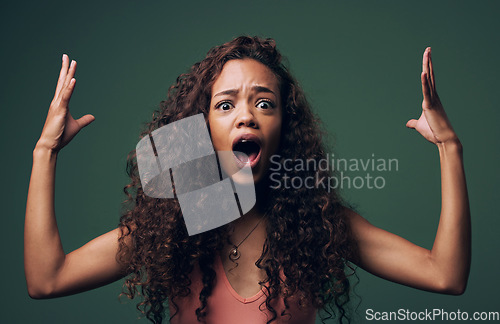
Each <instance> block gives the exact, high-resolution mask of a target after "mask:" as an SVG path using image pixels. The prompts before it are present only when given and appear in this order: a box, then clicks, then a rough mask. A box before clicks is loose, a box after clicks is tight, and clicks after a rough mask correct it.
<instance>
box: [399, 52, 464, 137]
mask: <svg viewBox="0 0 500 324" xmlns="http://www.w3.org/2000/svg"><path fill="white" fill-rule="evenodd" d="M420 78H421V81H422V94H423V97H424V99H423V101H422V114H421V115H420V118H419V119H418V120H417V119H411V120H409V121H408V122H407V123H406V127H409V128H413V129H416V130H417V131H418V132H419V133H420V134H421V135H422V136H423V137H425V139H427V140H428V141H429V142H431V143H434V144H440V143H445V142H449V141H458V137H457V135H456V134H455V131H454V130H453V128H452V127H451V123H450V121H449V120H448V117H447V116H446V112H445V111H444V108H443V105H442V104H441V101H440V100H439V96H438V94H437V92H436V82H435V79H434V68H433V66H432V59H431V48H430V47H427V48H426V49H425V52H424V56H423V59H422V74H421V76H420Z"/></svg>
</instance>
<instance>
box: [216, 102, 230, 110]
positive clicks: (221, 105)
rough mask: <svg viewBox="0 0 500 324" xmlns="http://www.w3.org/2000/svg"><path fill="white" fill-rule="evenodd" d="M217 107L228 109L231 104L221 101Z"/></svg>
mask: <svg viewBox="0 0 500 324" xmlns="http://www.w3.org/2000/svg"><path fill="white" fill-rule="evenodd" d="M216 108H217V109H220V110H224V111H228V110H229V109H231V104H230V103H229V102H221V103H220V104H218V105H217V107H216Z"/></svg>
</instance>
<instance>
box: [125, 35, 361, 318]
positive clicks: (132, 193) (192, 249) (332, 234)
mask: <svg viewBox="0 0 500 324" xmlns="http://www.w3.org/2000/svg"><path fill="white" fill-rule="evenodd" d="M243 58H250V59H254V60H256V61H258V62H261V63H263V64H264V65H266V66H267V67H268V68H269V69H271V70H272V71H273V73H274V74H275V75H276V76H277V78H278V81H279V85H280V91H281V97H282V100H281V102H282V103H283V117H282V118H283V121H282V134H281V142H280V146H279V149H278V152H277V154H279V156H280V159H281V162H282V163H283V161H284V159H292V160H297V159H301V160H303V161H305V160H315V161H316V162H319V161H320V160H321V159H324V158H325V156H326V153H325V147H324V144H323V140H322V138H323V133H322V131H321V129H320V127H319V120H318V118H317V117H316V116H315V115H314V114H313V113H312V111H311V109H310V106H309V104H308V102H307V100H306V98H305V95H304V92H303V91H302V89H301V88H300V87H299V85H298V83H297V81H296V80H295V79H294V78H293V77H292V75H291V74H290V72H289V71H288V69H287V67H285V65H284V63H283V62H282V61H283V60H282V56H281V54H280V53H279V52H278V50H277V48H276V44H275V42H274V40H272V39H262V38H259V37H247V36H241V37H238V38H235V39H233V40H232V41H230V42H228V43H225V44H223V45H221V46H216V47H214V48H212V49H211V50H210V51H209V52H208V54H207V56H206V57H205V59H203V60H202V61H201V62H199V63H196V64H194V65H193V66H192V67H191V69H190V71H189V72H188V73H185V74H182V75H180V76H179V77H178V78H177V82H176V84H175V85H173V86H171V87H170V89H169V91H168V97H167V99H166V100H165V101H162V102H161V104H160V107H159V109H158V110H157V111H155V113H154V114H153V120H152V121H151V122H150V123H148V124H147V127H146V129H145V130H144V131H143V132H142V134H141V138H142V137H143V136H148V134H151V132H152V131H153V130H155V129H158V128H160V127H162V126H164V125H166V124H169V123H171V122H174V121H177V120H180V119H182V118H185V117H189V116H192V115H196V114H199V113H203V114H204V116H205V120H207V118H208V112H209V105H210V97H211V88H212V85H213V83H214V82H215V80H216V79H217V77H218V76H219V75H220V73H221V71H222V68H223V66H224V64H225V63H226V62H228V61H229V60H234V59H243ZM207 124H208V122H207ZM281 169H283V168H281ZM127 171H128V174H129V176H130V178H131V183H130V184H128V185H127V186H126V187H125V188H124V191H125V193H126V194H127V196H128V203H129V208H128V210H127V211H126V212H125V213H124V215H123V216H122V217H121V219H120V228H121V230H122V235H121V236H120V239H119V253H118V257H119V260H121V262H123V264H125V265H126V267H127V273H129V274H130V275H129V277H128V278H127V279H126V280H125V283H124V292H123V294H125V295H126V296H128V297H129V298H134V297H135V296H136V295H140V296H142V297H143V300H142V301H141V302H140V303H139V304H138V305H137V308H138V309H139V310H140V311H141V312H143V313H144V314H145V315H146V317H147V318H148V319H149V320H151V321H152V322H154V323H161V322H162V321H163V319H164V317H165V314H164V312H165V310H166V306H165V302H166V301H167V300H168V302H169V303H171V305H172V306H173V308H174V309H175V310H176V312H175V313H174V314H173V315H172V316H171V317H170V319H172V318H173V317H174V316H175V314H176V313H177V311H178V309H179V308H178V306H177V304H176V299H177V298H179V297H181V298H182V297H186V296H188V295H189V294H190V293H191V290H190V285H191V281H190V278H189V275H190V273H191V272H192V271H193V269H194V267H195V265H198V266H199V267H200V270H201V272H202V280H203V289H202V290H201V292H200V296H199V300H200V306H199V307H198V308H197V309H196V315H197V318H198V321H202V320H203V319H204V317H205V316H206V315H207V312H209V311H210V310H209V309H208V307H207V299H208V298H209V297H210V295H211V292H212V289H213V287H214V278H215V270H214V258H215V255H216V253H217V251H220V250H221V249H222V248H223V245H224V242H226V241H227V240H228V233H227V230H226V229H227V228H226V227H225V226H222V227H219V228H216V229H214V230H211V231H209V232H205V233H202V234H199V235H195V236H189V235H188V233H187V230H186V228H185V225H184V222H183V220H182V213H181V210H180V206H179V204H178V202H177V200H176V199H156V198H151V197H148V196H147V195H146V194H145V193H144V192H143V189H142V187H141V182H140V179H139V173H138V167H137V160H136V156H135V151H132V152H131V153H130V154H129V157H128V163H127ZM278 172H280V176H282V177H283V176H285V172H284V171H278ZM316 173H319V174H318V177H319V178H321V177H329V176H332V174H331V173H332V172H331V171H318V170H292V171H288V172H287V173H286V176H289V177H291V178H292V177H301V178H302V179H305V177H310V176H313V177H315V176H316ZM275 178H276V174H274V175H273V179H275ZM267 197H268V200H267V202H266V209H265V210H266V213H265V214H266V217H267V229H266V231H267V238H266V240H265V243H264V247H263V251H262V255H261V257H260V258H259V260H258V261H257V263H256V265H257V266H258V267H259V268H261V269H264V270H265V272H266V274H267V279H266V280H265V281H264V282H261V283H260V284H261V285H262V286H264V283H267V282H268V283H269V285H268V288H267V289H266V290H267V292H266V300H265V306H266V307H267V309H269V311H271V313H272V314H273V317H272V318H271V319H270V320H269V321H268V323H271V322H273V321H274V320H275V319H276V318H277V316H278V314H277V312H276V311H275V310H274V308H273V307H272V306H271V304H272V300H273V299H277V298H283V299H284V304H285V306H286V309H288V308H289V307H288V302H287V301H288V299H289V298H290V297H291V296H298V297H299V298H298V299H299V301H300V304H301V305H305V304H312V306H313V307H315V308H316V309H322V310H324V311H326V312H327V313H328V314H329V317H328V318H331V317H332V316H336V317H338V321H339V322H340V323H342V322H344V321H346V320H347V321H349V316H348V314H347V312H346V304H347V302H348V301H349V299H350V283H349V276H350V275H352V274H353V273H354V269H353V267H352V265H351V264H350V263H349V260H353V259H354V257H355V250H356V249H355V243H354V241H353V239H352V235H351V232H350V228H349V223H348V220H347V211H348V209H347V207H346V204H345V202H344V201H343V200H342V199H341V197H340V196H339V195H338V193H337V192H335V191H330V190H329V189H328V188H323V187H322V186H317V188H314V189H310V188H300V189H296V188H289V189H287V188H280V189H279V190H277V189H276V190H271V189H270V190H269V194H268V195H267ZM127 237H129V238H131V242H132V244H131V245H127V243H126V242H125V241H126V238H127ZM292 250H293V251H294V253H289V252H290V251H292ZM264 256H265V262H264V261H263V260H264ZM280 271H283V273H284V275H285V277H286V279H285V280H280ZM261 306H262V304H261ZM283 315H287V314H285V312H282V313H281V314H280V316H283Z"/></svg>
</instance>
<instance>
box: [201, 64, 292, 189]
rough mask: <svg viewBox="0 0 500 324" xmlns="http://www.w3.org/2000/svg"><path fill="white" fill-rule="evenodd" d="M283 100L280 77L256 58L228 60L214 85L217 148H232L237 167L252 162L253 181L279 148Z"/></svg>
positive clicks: (212, 102) (213, 125)
mask: <svg viewBox="0 0 500 324" xmlns="http://www.w3.org/2000/svg"><path fill="white" fill-rule="evenodd" d="M281 104H282V103H281V95H280V89H279V84H278V79H277V77H276V76H275V75H274V73H273V72H272V71H271V70H270V69H269V68H268V67H267V66H265V65H264V64H262V63H260V62H257V61H255V60H253V59H237V60H230V61H228V62H227V63H226V64H225V65H224V67H223V69H222V72H221V74H220V75H219V77H218V78H217V79H216V80H215V83H214V84H213V86H212V94H211V100H210V111H209V114H208V120H209V123H210V132H211V134H212V142H213V144H214V148H215V150H216V151H229V152H232V154H231V155H230V156H231V159H230V160H231V161H230V163H231V164H232V165H233V166H235V167H236V168H242V167H243V166H245V165H249V166H250V167H251V168H252V172H253V181H254V183H258V182H259V181H260V180H262V178H263V176H264V175H265V173H266V170H267V168H268V167H269V163H270V162H269V159H270V157H271V156H272V155H273V154H274V153H275V152H276V150H277V149H278V145H279V142H280V133H281V116H282V107H281ZM240 152H243V153H245V155H246V157H245V155H242V154H241V153H240Z"/></svg>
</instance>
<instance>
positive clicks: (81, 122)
mask: <svg viewBox="0 0 500 324" xmlns="http://www.w3.org/2000/svg"><path fill="white" fill-rule="evenodd" d="M94 120H95V117H94V116H93V115H85V116H82V117H80V118H78V119H77V120H76V122H77V123H78V126H80V129H82V128H84V127H86V126H88V125H89V124H90V123H92V122H93V121H94Z"/></svg>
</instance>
